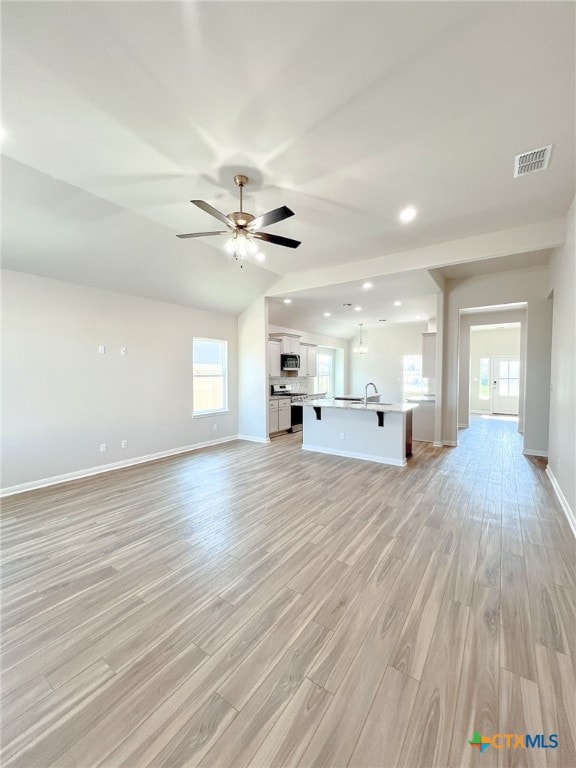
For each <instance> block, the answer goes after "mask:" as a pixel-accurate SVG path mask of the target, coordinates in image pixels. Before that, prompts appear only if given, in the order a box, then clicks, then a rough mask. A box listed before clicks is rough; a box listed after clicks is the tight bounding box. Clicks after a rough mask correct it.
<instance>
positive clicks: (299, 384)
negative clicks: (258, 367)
mask: <svg viewBox="0 0 576 768" xmlns="http://www.w3.org/2000/svg"><path fill="white" fill-rule="evenodd" d="M269 381H270V386H272V384H287V385H288V386H289V387H291V389H292V392H293V393H295V394H297V395H308V394H311V392H310V390H309V386H308V381H309V379H308V378H305V377H304V376H300V377H298V376H269ZM312 381H313V379H312V380H311V381H310V386H312Z"/></svg>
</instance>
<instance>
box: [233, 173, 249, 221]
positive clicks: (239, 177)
mask: <svg viewBox="0 0 576 768" xmlns="http://www.w3.org/2000/svg"><path fill="white" fill-rule="evenodd" d="M234 182H235V184H236V186H237V187H240V213H243V211H242V189H243V188H244V184H248V176H244V175H243V174H241V173H238V174H236V176H234Z"/></svg>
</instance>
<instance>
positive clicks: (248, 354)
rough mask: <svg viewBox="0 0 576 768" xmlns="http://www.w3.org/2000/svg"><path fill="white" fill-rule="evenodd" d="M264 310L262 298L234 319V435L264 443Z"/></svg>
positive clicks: (266, 372) (265, 351)
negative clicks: (235, 330)
mask: <svg viewBox="0 0 576 768" xmlns="http://www.w3.org/2000/svg"><path fill="white" fill-rule="evenodd" d="M267 313H268V306H267V303H266V299H265V298H264V297H263V296H262V297H260V298H259V299H257V300H256V301H255V302H254V304H252V305H251V306H249V307H248V309H246V310H245V311H244V312H242V314H241V315H240V317H239V318H238V409H239V417H238V432H239V435H240V436H241V437H243V438H244V439H248V440H256V441H257V442H267V441H268V371H267V370H266V367H267V351H268V332H267V330H266V328H267V320H268V317H267Z"/></svg>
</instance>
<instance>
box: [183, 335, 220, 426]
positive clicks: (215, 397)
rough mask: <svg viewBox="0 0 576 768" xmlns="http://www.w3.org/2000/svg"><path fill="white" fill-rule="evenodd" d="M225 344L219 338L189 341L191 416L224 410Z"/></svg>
mask: <svg viewBox="0 0 576 768" xmlns="http://www.w3.org/2000/svg"><path fill="white" fill-rule="evenodd" d="M227 368H228V343H227V342H226V341H222V340H221V339H200V338H194V339H193V341H192V411H193V414H194V416H203V415H206V414H209V413H218V412H220V411H226V410H227V409H228V376H227Z"/></svg>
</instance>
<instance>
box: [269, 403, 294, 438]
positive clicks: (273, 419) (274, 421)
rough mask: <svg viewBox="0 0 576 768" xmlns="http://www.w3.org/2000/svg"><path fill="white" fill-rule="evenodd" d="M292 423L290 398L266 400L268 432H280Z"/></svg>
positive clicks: (288, 427)
mask: <svg viewBox="0 0 576 768" xmlns="http://www.w3.org/2000/svg"><path fill="white" fill-rule="evenodd" d="M291 425H292V411H291V406H290V398H289V397H284V398H271V399H270V400H268V434H269V435H273V434H274V433H275V432H282V431H283V430H286V429H290V427H291Z"/></svg>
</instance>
